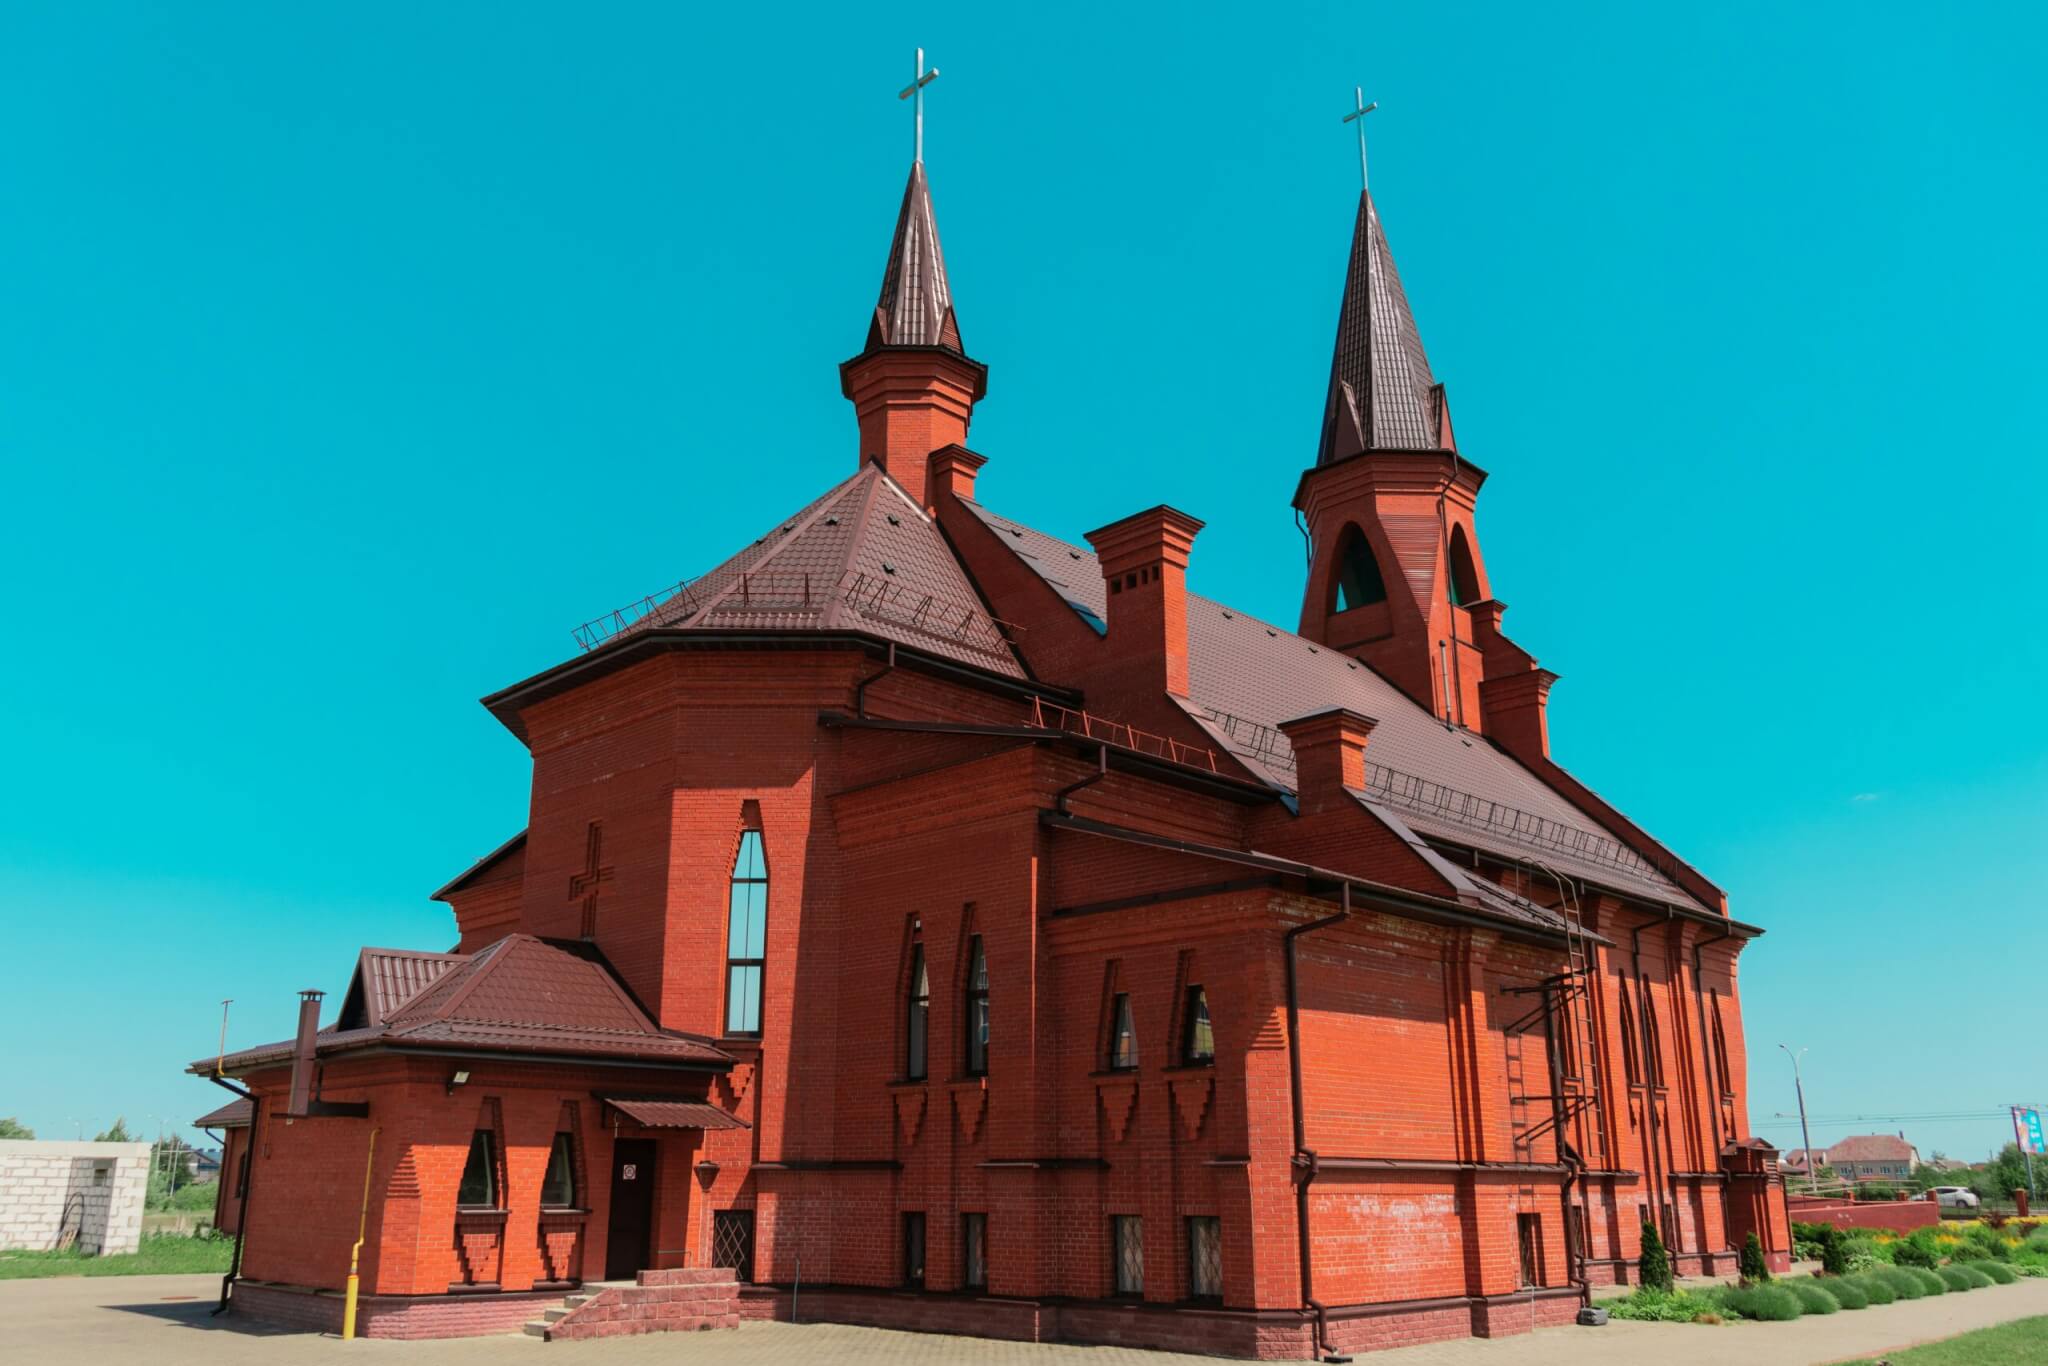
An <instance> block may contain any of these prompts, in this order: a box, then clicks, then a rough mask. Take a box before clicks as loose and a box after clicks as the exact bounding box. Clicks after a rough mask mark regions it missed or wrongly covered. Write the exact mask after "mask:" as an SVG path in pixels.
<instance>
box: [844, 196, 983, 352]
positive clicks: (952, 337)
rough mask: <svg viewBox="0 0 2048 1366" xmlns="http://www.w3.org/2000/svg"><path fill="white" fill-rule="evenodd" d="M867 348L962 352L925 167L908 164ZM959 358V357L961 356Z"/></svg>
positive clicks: (957, 323)
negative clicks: (907, 176)
mask: <svg viewBox="0 0 2048 1366" xmlns="http://www.w3.org/2000/svg"><path fill="white" fill-rule="evenodd" d="M867 344H868V347H869V349H871V350H872V349H873V348H875V347H877V346H943V347H946V348H947V349H949V350H952V351H961V350H962V348H961V345H960V323H959V320H958V319H957V318H955V317H954V315H953V290H952V286H951V285H949V284H948V283H947V282H946V255H945V253H944V252H943V251H941V250H940V249H939V220H938V218H937V217H936V216H935V215H934V214H933V212H932V191H931V186H930V185H929V184H927V183H926V181H925V178H924V163H923V162H922V161H913V162H912V163H911V164H910V180H909V182H908V183H907V184H905V185H904V187H903V207H902V208H901V209H899V210H898V211H897V214H896V236H895V238H894V239H893V240H892V241H891V242H890V243H889V264H888V265H887V266H886V267H885V268H884V269H883V271H882V297H881V300H880V302H878V303H877V304H876V305H875V316H874V320H873V321H872V322H871V323H870V324H869V326H868V341H867ZM963 354H964V352H963Z"/></svg>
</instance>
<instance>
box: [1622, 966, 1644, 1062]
mask: <svg viewBox="0 0 2048 1366" xmlns="http://www.w3.org/2000/svg"><path fill="white" fill-rule="evenodd" d="M1620 997H1621V1065H1622V1069H1623V1070H1624V1071H1625V1072H1627V1073H1628V1084H1629V1085H1631V1086H1640V1085H1642V1082H1643V1064H1642V1060H1641V1057H1640V1056H1639V1052H1640V1050H1641V1048H1642V1040H1641V1039H1640V1038H1638V1037H1637V1036H1636V1013H1635V1011H1633V1010H1631V1009H1630V1008H1629V1004H1628V988H1627V987H1623V988H1622V990H1621V992H1620Z"/></svg>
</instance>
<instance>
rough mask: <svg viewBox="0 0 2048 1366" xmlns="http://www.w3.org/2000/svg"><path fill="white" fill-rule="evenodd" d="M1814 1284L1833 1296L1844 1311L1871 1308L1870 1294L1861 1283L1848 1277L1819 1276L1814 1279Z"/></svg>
mask: <svg viewBox="0 0 2048 1366" xmlns="http://www.w3.org/2000/svg"><path fill="white" fill-rule="evenodd" d="M1813 1283H1814V1284H1815V1285H1817V1286H1819V1287H1820V1288H1821V1289H1822V1290H1823V1291H1825V1292H1826V1293H1827V1294H1829V1295H1831V1296H1833V1297H1834V1301H1835V1303H1836V1304H1839V1305H1841V1306H1842V1308H1844V1309H1868V1308H1869V1307H1870V1293H1869V1292H1868V1291H1866V1290H1865V1289H1864V1288H1863V1286H1862V1285H1861V1283H1859V1282H1857V1281H1853V1280H1850V1279H1849V1278H1848V1277H1847V1276H1817V1277H1815V1278H1814V1281H1813Z"/></svg>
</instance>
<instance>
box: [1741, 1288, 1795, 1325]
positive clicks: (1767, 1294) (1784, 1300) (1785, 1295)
mask: <svg viewBox="0 0 2048 1366" xmlns="http://www.w3.org/2000/svg"><path fill="white" fill-rule="evenodd" d="M1721 1303H1722V1304H1724V1305H1726V1306H1727V1307H1728V1308H1729V1309H1731V1310H1733V1311H1734V1312H1735V1313H1738V1314H1740V1315H1742V1317H1744V1318H1746V1319H1756V1320H1758V1321H1759V1322H1762V1323H1784V1322H1787V1321H1788V1320H1791V1319H1796V1318H1798V1317H1799V1315H1800V1313H1801V1312H1802V1306H1801V1305H1800V1302H1799V1297H1798V1296H1797V1295H1795V1294H1793V1293H1792V1292H1791V1291H1790V1290H1787V1289H1786V1288H1785V1287H1784V1286H1782V1285H1739V1286H1736V1287H1734V1288H1733V1289H1730V1290H1724V1291H1722V1292H1721Z"/></svg>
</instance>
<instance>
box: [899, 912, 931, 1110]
mask: <svg viewBox="0 0 2048 1366" xmlns="http://www.w3.org/2000/svg"><path fill="white" fill-rule="evenodd" d="M905 1013H906V1016H907V1018H906V1019H905V1020H904V1022H903V1075H904V1076H906V1077H908V1078H909V1079H910V1080H912V1081H923V1080H924V1075H925V1066H926V1056H925V1054H926V1044H927V1042H928V1039H927V1031H929V1029H930V1028H931V1021H932V979H931V973H930V972H928V971H927V970H926V968H925V962H924V945H922V944H912V945H911V946H910V993H909V998H908V1001H907V1003H906V1007H905Z"/></svg>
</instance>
